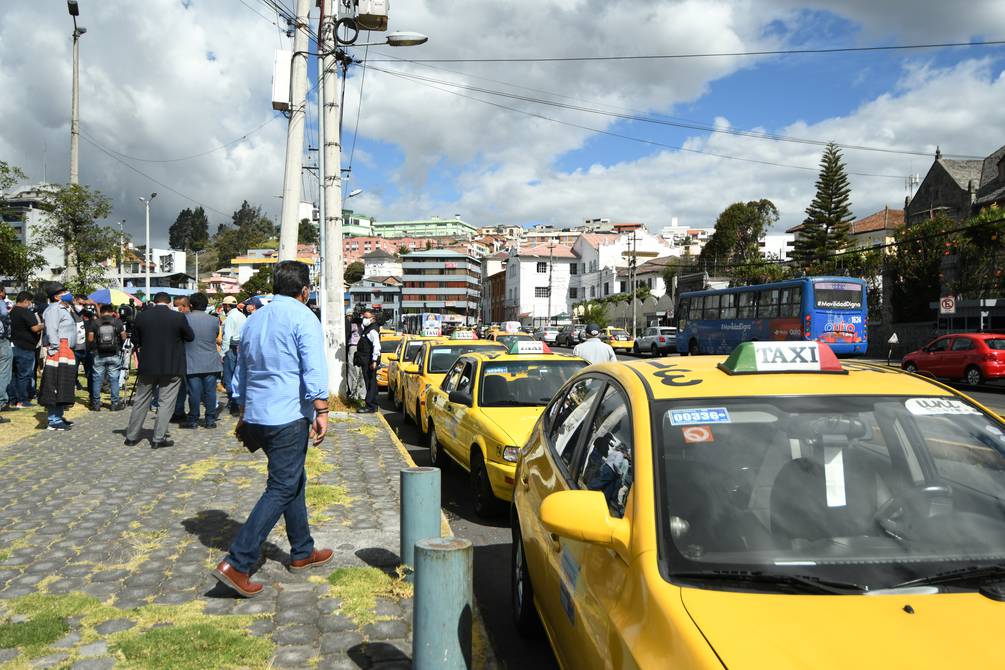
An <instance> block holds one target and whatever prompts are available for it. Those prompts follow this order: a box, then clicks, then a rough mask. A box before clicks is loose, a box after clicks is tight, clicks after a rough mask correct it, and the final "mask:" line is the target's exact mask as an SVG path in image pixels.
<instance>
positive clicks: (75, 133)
mask: <svg viewBox="0 0 1005 670" xmlns="http://www.w3.org/2000/svg"><path fill="white" fill-rule="evenodd" d="M66 9H67V11H69V12H70V16H71V17H73V95H72V96H71V102H70V183H71V184H76V183H77V182H78V181H79V180H80V173H79V171H78V169H77V157H78V155H79V152H78V146H79V142H80V67H79V63H80V36H81V35H83V34H84V33H86V32H87V28H84V27H83V26H78V25H77V17H78V16H80V7H79V6H78V5H77V0H66Z"/></svg>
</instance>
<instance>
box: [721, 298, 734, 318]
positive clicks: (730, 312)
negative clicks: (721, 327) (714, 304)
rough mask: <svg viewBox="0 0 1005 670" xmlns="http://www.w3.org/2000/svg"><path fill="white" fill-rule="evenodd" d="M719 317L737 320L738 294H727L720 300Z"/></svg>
mask: <svg viewBox="0 0 1005 670" xmlns="http://www.w3.org/2000/svg"><path fill="white" fill-rule="evenodd" d="M719 316H720V318H723V319H735V318H736V294H735V293H725V294H723V295H722V297H721V298H720V299H719Z"/></svg>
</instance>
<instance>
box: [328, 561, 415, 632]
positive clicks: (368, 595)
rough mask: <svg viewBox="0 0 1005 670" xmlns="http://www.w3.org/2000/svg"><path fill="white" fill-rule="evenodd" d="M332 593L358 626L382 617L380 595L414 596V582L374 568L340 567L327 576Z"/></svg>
mask: <svg viewBox="0 0 1005 670" xmlns="http://www.w3.org/2000/svg"><path fill="white" fill-rule="evenodd" d="M328 583H330V584H331V585H332V589H331V593H330V595H331V596H332V597H334V598H340V599H341V600H342V607H341V612H342V613H343V614H345V615H346V616H347V617H349V618H350V619H352V620H353V622H355V624H356V625H357V626H358V627H362V626H365V625H367V624H369V623H373V622H375V621H378V620H381V619H382V618H383V617H378V616H377V598H391V599H394V600H401V599H402V598H410V597H411V596H412V585H411V584H409V583H408V582H406V581H405V580H404V579H403V578H402V577H401V576H398V577H390V576H388V574H387V573H385V572H383V571H381V570H378V569H377V568H373V567H369V566H367V567H353V568H339V569H338V570H336V571H335V572H333V573H331V574H330V575H328Z"/></svg>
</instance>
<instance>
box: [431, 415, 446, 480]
mask: <svg viewBox="0 0 1005 670" xmlns="http://www.w3.org/2000/svg"><path fill="white" fill-rule="evenodd" d="M429 464H430V465H432V466H433V467H434V468H441V469H442V468H443V466H444V465H446V464H447V461H446V459H445V458H444V457H443V447H441V446H440V441H439V440H438V439H436V427H435V426H434V425H433V424H432V423H430V424H429Z"/></svg>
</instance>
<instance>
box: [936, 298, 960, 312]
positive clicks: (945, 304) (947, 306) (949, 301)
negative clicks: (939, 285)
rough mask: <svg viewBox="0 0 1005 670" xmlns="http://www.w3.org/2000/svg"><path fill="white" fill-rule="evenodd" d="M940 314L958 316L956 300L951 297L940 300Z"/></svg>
mask: <svg viewBox="0 0 1005 670" xmlns="http://www.w3.org/2000/svg"><path fill="white" fill-rule="evenodd" d="M939 314H956V298H954V297H953V296H951V295H946V296H943V297H941V298H939Z"/></svg>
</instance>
